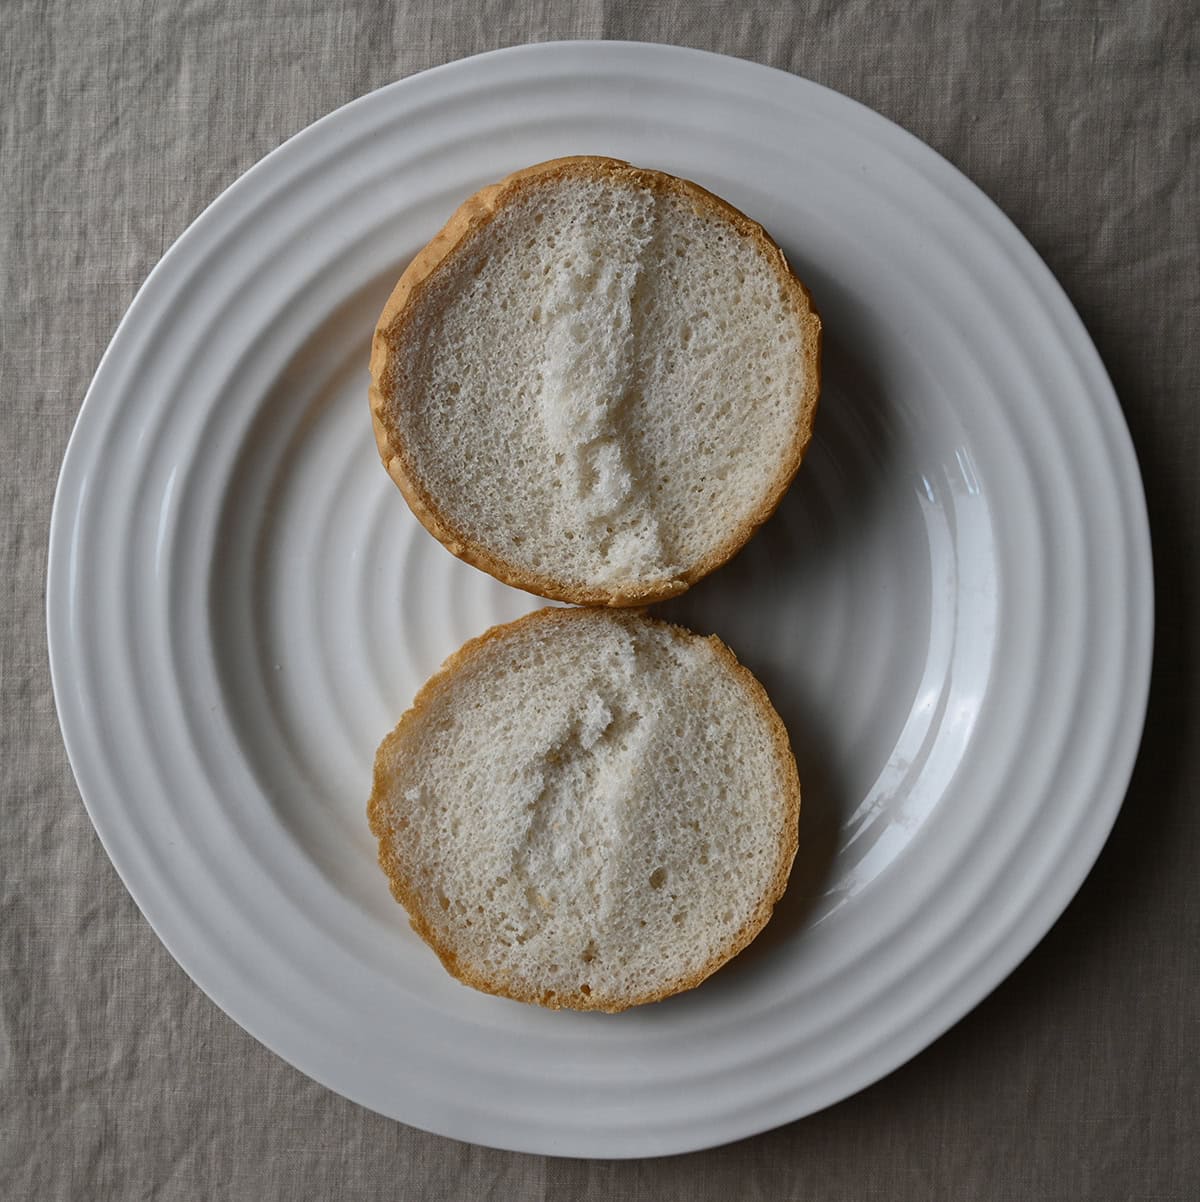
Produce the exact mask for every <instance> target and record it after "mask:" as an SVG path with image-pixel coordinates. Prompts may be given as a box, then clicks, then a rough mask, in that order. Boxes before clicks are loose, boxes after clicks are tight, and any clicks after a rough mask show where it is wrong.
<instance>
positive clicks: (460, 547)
mask: <svg viewBox="0 0 1200 1202" xmlns="http://www.w3.org/2000/svg"><path fill="white" fill-rule="evenodd" d="M567 177H584V178H592V179H602V178H604V179H614V178H615V179H625V180H630V181H632V182H634V183H636V184H638V185H640V186H643V187H648V188H650V189H652V190H655V191H658V192H674V193H676V194H678V195H681V196H684V197H687V198H688V199H689V200H691V202H692V203H693V204H694V205H695V206H696V207H697V208H698V209H699V210H701V211H702V212H705V213H709V214H716V215H719V216H721V217H723V218H724V219H725V220H727V221H728V222H729V223H730V224H731V225H732V226H733V227H734V228H735V229H736V230H737V231H738V232H739V233H741V234H743V235H745V236H747V237H749V238H750V239H751V240H752V241H753V242H754V243H755V244H756V245H757V246H758V247H759V249H760V250H761V251H762V253H763V254H764V255H765V256H766V258H767V259H768V261H769V262H770V263H771V264H772V266H773V267H774V268H775V270H776V272H777V273H778V276H779V280H780V283H781V284H782V285H783V287H784V289H785V291H786V293H787V295H788V297H789V298H790V300H791V304H792V307H793V309H794V311H795V314H796V321H797V325H798V326H799V328H800V331H801V354H802V356H803V359H804V373H803V378H804V393H803V395H802V396H800V397H798V398H797V408H796V424H795V427H794V430H793V434H792V441H791V444H790V445H789V447H788V450H787V454H786V455H785V456H784V459H783V463H782V465H781V467H780V469H779V471H778V472H777V473H776V476H775V478H774V479H773V480H772V481H771V483H770V485H769V486H768V487H767V489H766V490H765V493H764V496H763V500H762V502H761V503H760V504H759V506H758V507H757V508H756V509H755V510H754V512H753V513H751V514H750V515H749V516H748V517H747V518H745V519H744V520H743V521H742V522H741V523H740V524H738V525H737V526H736V527H735V528H733V529H731V530H730V532H729V535H728V537H727V538H726V540H725V541H724V542H723V543H722V544H720V545H719V546H718V547H716V548H714V550H713V551H712V552H711V553H710V554H709V555H707V556H705V557H704V558H703V559H701V560H699V561H698V562H697V563H694V564H692V565H690V566H689V567H688V568H686V569H685V570H684V571H683V572H681V573H680V574H679V575H678V576H677V577H674V578H672V579H670V580H665V581H659V582H656V583H650V584H642V585H631V586H626V587H614V588H594V589H589V588H586V587H584V586H581V585H578V584H573V583H572V582H570V581H565V580H561V579H558V578H556V577H553V576H547V575H544V574H542V573H539V572H535V571H532V570H531V569H528V568H524V567H522V566H520V565H519V564H515V563H513V562H511V561H510V560H506V559H503V558H501V557H500V556H498V555H496V554H494V553H493V552H492V551H491V550H490V549H489V548H488V547H486V546H484V545H483V544H481V543H479V542H478V541H477V540H475V539H473V538H472V537H470V536H469V535H468V534H466V533H465V532H464V531H462V530H461V529H459V528H458V527H457V526H455V524H454V521H453V519H452V518H451V517H450V516H449V515H448V514H447V513H446V512H445V510H444V509H443V508H441V507H440V506H439V505H438V503H437V501H436V499H435V498H434V497H433V496H432V495H431V494H430V492H429V490H428V489H427V488H426V487H425V485H424V484H423V483H422V481H421V480H420V477H419V475H418V474H417V472H416V471H415V469H414V467H413V464H412V462H411V460H410V458H409V456H408V453H407V449H406V447H405V443H404V439H403V437H402V435H401V433H400V431H399V430H398V429H397V428H396V427H395V425H394V424H393V423H392V422H390V420H389V417H388V408H389V406H388V404H387V401H386V398H388V397H390V396H392V395H393V393H394V391H395V382H394V379H393V375H392V367H391V351H392V348H393V347H394V346H398V345H399V344H400V343H401V342H402V340H403V339H404V337H405V335H406V330H407V327H408V325H409V323H410V322H411V321H412V320H413V317H414V315H415V313H416V309H417V305H418V302H419V300H420V297H421V294H422V292H423V291H424V289H425V287H426V285H427V284H428V283H429V281H430V280H432V279H433V278H434V277H435V276H436V275H437V274H438V272H439V270H441V269H442V268H443V267H444V265H445V264H446V263H447V262H448V261H449V260H450V259H451V258H452V257H453V256H454V254H455V253H456V252H457V251H458V250H459V249H460V248H461V247H462V246H463V245H464V243H465V242H466V240H467V239H468V238H469V237H471V236H473V235H474V234H475V233H477V232H478V231H479V230H481V229H482V228H483V227H484V226H486V225H487V224H488V223H489V222H490V221H491V220H492V218H493V217H494V216H495V215H496V213H497V212H498V211H499V210H500V209H502V208H503V207H504V206H505V205H507V204H509V203H511V202H512V201H513V200H514V199H515V198H517V197H518V196H520V195H522V194H523V193H524V192H525V191H527V190H529V189H531V188H534V187H537V186H539V185H542V184H546V183H552V182H554V181H557V180H561V179H564V178H567ZM820 380H821V319H820V317H819V316H818V314H817V311H816V309H815V308H814V306H813V303H812V296H811V294H810V293H809V291H808V289H807V288H806V287H805V286H804V285H803V284H802V283H801V282H800V280H799V279H798V278H797V277H796V275H795V273H794V272H793V271H792V269H791V268H790V267H789V266H788V262H787V259H786V258H785V256H784V253H783V251H782V250H781V249H780V247H779V245H778V244H777V243H776V242H775V240H774V239H773V238H772V237H771V236H770V235H769V234H768V233H767V232H766V230H764V229H763V227H762V226H761V225H759V224H758V223H757V222H756V221H752V220H751V219H750V218H749V217H747V216H746V215H745V214H744V213H741V212H739V210H737V209H735V208H734V207H733V206H732V205H731V204H729V203H728V202H727V201H724V200H722V199H721V198H720V197H719V196H714V195H713V193H711V192H709V191H708V190H707V189H705V188H702V187H700V185H699V184H696V183H693V182H692V181H691V180H686V179H680V178H678V177H677V176H673V175H666V174H664V173H663V172H660V171H651V170H647V169H644V168H639V167H633V166H631V165H630V164H629V163H626V162H624V161H622V160H621V159H611V158H604V157H601V156H597V155H574V156H570V157H567V158H560V159H551V160H549V161H548V162H545V163H537V164H535V165H533V166H532V167H526V168H523V169H522V170H520V171H514V172H513V173H512V174H511V175H509V176H507V177H505V178H504V179H502V180H501V181H500V182H499V183H497V184H491V185H489V186H488V187H486V188H483V189H481V190H480V191H478V192H476V193H475V194H474V195H473V196H470V197H468V199H467V200H465V201H464V202H463V203H462V204H461V205H460V206H459V208H458V209H457V210H456V211H455V213H454V214H453V216H452V217H451V218H450V220H449V221H448V222H447V223H446V224H445V226H444V227H443V228H442V230H441V231H440V233H438V234H437V235H436V236H435V237H434V239H433V240H432V241H431V242H430V243H429V245H428V246H426V247H425V248H424V249H423V250H422V251H421V252H420V253H419V254H418V255H417V256H416V258H414V259H413V261H412V262H411V263H410V264H409V265H408V267H407V268H406V269H405V271H404V273H403V275H401V277H400V280H399V282H398V283H397V284H396V287H395V288H394V289H393V290H392V294H391V296H390V297H388V301H387V304H386V305H384V307H383V313H382V314H381V315H380V318H379V321H378V323H377V324H376V327H375V335H374V338H373V339H372V342H371V386H370V401H371V414H372V418H373V424H374V429H375V441H376V444H377V446H378V447H379V456H380V458H381V459H382V460H383V465H384V467H386V468H387V471H388V474H389V475H390V476H391V477H392V479H393V480H394V481H395V482H396V485H397V486H398V487H399V489H400V491H401V492H402V493H403V494H404V499H405V500H406V501H407V502H408V504H409V507H410V508H411V509H412V511H413V513H414V514H415V515H416V517H417V519H418V520H419V521H420V522H421V524H422V525H423V526H424V527H425V528H426V529H427V530H428V531H429V532H430V534H432V535H433V536H434V538H436V539H437V540H438V541H439V542H440V543H442V545H443V546H445V547H446V549H447V550H449V551H450V552H451V553H452V554H454V555H456V556H458V558H459V559H462V560H464V561H465V562H467V563H469V564H473V565H474V566H475V567H477V568H481V569H482V570H483V571H485V572H487V573H488V574H489V575H491V576H494V577H496V579H498V580H501V581H503V582H504V583H505V584H508V585H512V586H513V587H514V588H520V589H524V590H526V591H527V592H531V593H535V594H537V595H538V596H540V597H549V598H551V599H552V600H555V601H569V602H572V603H574V604H576V605H608V606H638V605H649V604H651V603H653V602H656V601H665V600H666V599H667V598H668V597H674V596H677V595H678V594H679V593H682V592H684V591H685V590H686V589H688V588H689V587H690V586H691V585H693V584H695V583H696V581H698V580H700V579H702V578H703V577H705V576H707V575H708V574H709V573H710V572H712V571H715V570H716V569H717V568H719V567H721V566H722V565H723V564H725V563H727V562H728V561H729V560H730V559H732V558H733V556H734V555H736V554H737V552H738V551H740V550H741V549H742V547H744V546H745V544H746V543H747V541H748V540H749V539H750V536H751V535H752V534H753V533H754V532H755V530H757V529H758V528H759V526H761V525H762V524H763V523H764V522H765V521H766V520H767V519H768V518H769V517H770V516H771V515H772V514H773V513H774V512H775V510H776V509H777V508H778V506H779V502H780V501H781V500H783V496H784V494H785V493H786V492H787V490H788V488H789V486H790V485H791V483H792V480H793V478H794V477H795V475H796V472H797V470H798V469H799V467H800V461H801V460H802V459H803V458H804V452H805V449H806V448H807V446H808V442H809V439H810V438H811V437H812V427H813V419H814V417H815V416H816V411H817V399H818V394H819V392H820Z"/></svg>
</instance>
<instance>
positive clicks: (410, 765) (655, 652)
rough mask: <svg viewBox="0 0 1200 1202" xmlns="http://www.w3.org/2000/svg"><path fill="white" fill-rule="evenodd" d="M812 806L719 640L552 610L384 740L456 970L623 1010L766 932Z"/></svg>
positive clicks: (383, 853)
mask: <svg viewBox="0 0 1200 1202" xmlns="http://www.w3.org/2000/svg"><path fill="white" fill-rule="evenodd" d="M799 808H800V786H799V783H798V781H797V777H796V765H795V760H794V759H793V757H792V753H791V750H790V747H789V744H788V738H787V732H786V731H785V729H784V726H783V723H782V722H781V721H780V719H779V716H778V715H777V714H776V713H775V710H774V709H773V708H772V707H771V703H770V701H769V700H768V699H767V696H766V694H765V692H764V691H763V689H762V686H761V685H760V684H759V683H758V681H757V680H755V678H754V677H753V676H752V675H751V674H750V673H749V672H748V671H747V670H746V669H745V668H743V667H741V666H740V665H739V664H738V662H737V660H736V659H735V658H734V657H733V655H732V654H731V653H730V652H729V650H728V649H727V648H726V647H725V646H724V644H723V643H721V641H720V640H719V639H717V638H715V637H714V638H701V637H700V636H699V635H695V634H692V633H691V632H689V631H686V630H683V629H682V628H680V627H678V626H671V625H668V624H666V623H664V622H659V621H655V620H652V619H650V618H647V617H645V616H643V615H641V614H638V613H620V612H614V611H612V610H602V609H586V610H581V609H554V608H549V609H543V610H539V611H538V612H537V613H534V614H530V615H529V616H528V617H525V618H522V619H521V620H520V621H517V622H513V623H511V624H509V625H507V626H497V627H494V628H493V629H492V630H489V631H488V632H487V633H486V634H484V635H483V636H482V637H481V638H478V639H475V640H473V641H472V642H469V643H467V644H466V646H464V647H463V648H462V649H461V650H460V651H458V652H457V653H456V654H455V655H453V656H451V658H450V659H449V660H447V661H446V663H445V665H444V666H443V667H442V669H441V671H440V672H438V673H437V674H436V675H435V676H434V677H433V678H432V679H431V680H430V681H429V683H428V684H426V686H425V687H424V688H423V689H422V690H421V692H420V693H419V694H418V696H417V699H416V701H415V702H414V703H413V706H412V708H411V709H410V710H409V711H408V712H407V713H406V714H405V715H404V717H403V718H402V719H401V720H400V724H399V725H398V726H397V727H396V729H395V730H394V731H393V732H392V733H391V734H389V735H388V736H387V738H386V739H384V741H383V743H382V744H381V745H380V748H379V751H378V754H377V756H376V760H375V783H374V790H373V792H372V794H371V800H370V803H369V806H368V813H369V816H370V822H371V829H372V831H373V832H374V834H375V835H376V836H377V838H378V839H379V860H380V863H381V865H382V866H383V868H384V871H385V872H386V873H387V875H388V878H389V880H390V882H391V887H392V892H393V894H394V895H395V897H396V899H397V900H398V901H399V902H400V903H401V904H402V905H403V906H405V908H406V909H407V910H408V913H409V916H410V919H411V921H412V925H413V928H414V929H415V930H416V931H417V933H418V934H419V935H421V937H422V938H423V939H425V940H426V942H428V943H429V944H430V946H431V947H432V948H433V949H434V951H435V952H437V954H438V956H439V957H440V958H441V960H442V963H443V964H444V965H445V966H446V968H447V969H448V970H449V971H450V972H451V973H453V974H454V976H456V977H458V978H459V980H461V981H464V982H466V983H467V984H468V985H473V986H474V987H475V988H477V989H482V990H484V991H485V992H488V993H495V994H500V995H502V996H504V997H509V998H516V999H518V1000H520V1001H526V1002H538V1003H540V1004H542V1005H544V1006H550V1007H554V1008H559V1007H564V1006H565V1007H571V1008H574V1009H581V1010H610V1011H615V1010H623V1009H625V1008H626V1007H628V1006H634V1005H638V1004H640V1003H643V1002H652V1001H657V1000H659V999H661V998H665V997H667V996H669V995H670V994H674V993H678V992H680V991H681V990H684V989H690V988H692V987H693V986H694V985H697V984H699V983H700V982H701V981H702V980H704V978H705V977H707V976H708V975H709V974H710V973H712V972H714V971H715V970H716V969H717V968H719V967H720V966H721V965H722V964H724V963H725V962H726V961H727V960H729V959H730V957H732V956H734V955H736V954H737V953H738V952H739V951H740V950H741V949H742V948H744V947H745V946H746V945H747V944H748V943H749V942H750V941H751V940H752V939H753V938H754V937H755V936H756V935H757V934H758V932H759V931H760V930H761V929H762V927H763V926H764V925H765V924H766V922H767V920H768V918H769V917H770V915H771V911H772V908H773V907H774V905H775V903H776V901H778V899H779V898H780V896H781V895H782V893H783V891H784V888H785V886H786V884H787V878H788V873H789V871H790V870H791V865H792V860H793V858H794V857H795V854H796V837H797V819H798V815H799Z"/></svg>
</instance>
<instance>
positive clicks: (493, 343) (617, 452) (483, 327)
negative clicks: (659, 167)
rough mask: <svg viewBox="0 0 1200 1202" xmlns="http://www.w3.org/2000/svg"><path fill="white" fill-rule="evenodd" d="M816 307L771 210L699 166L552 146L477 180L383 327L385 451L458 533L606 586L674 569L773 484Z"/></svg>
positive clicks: (665, 583)
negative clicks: (754, 217)
mask: <svg viewBox="0 0 1200 1202" xmlns="http://www.w3.org/2000/svg"><path fill="white" fill-rule="evenodd" d="M820 332H821V324H820V320H819V318H818V317H817V315H816V312H815V311H814V309H813V307H812V304H811V301H810V298H809V295H808V292H807V291H806V289H805V288H804V286H803V285H802V284H801V283H800V281H799V280H798V279H797V278H796V277H795V275H793V274H792V272H791V270H790V269H789V267H788V265H787V262H786V260H785V259H784V256H783V252H782V251H781V250H780V249H779V247H778V246H776V244H775V243H774V242H773V241H772V240H771V239H770V238H769V237H768V236H767V234H766V233H765V232H764V231H763V229H762V227H761V226H760V225H758V224H756V223H755V222H753V221H751V220H750V219H749V218H747V217H745V216H744V215H743V214H741V213H739V212H738V211H737V210H736V209H734V208H732V207H731V206H730V205H728V204H726V203H725V202H724V201H722V200H720V199H718V198H717V197H715V196H713V195H712V194H711V193H709V192H706V191H705V190H704V189H703V188H700V187H699V186H697V185H696V184H693V183H690V182H689V181H687V180H682V179H677V178H675V177H674V176H670V175H664V174H662V173H661V172H657V171H646V170H640V169H638V168H634V167H631V166H630V165H629V164H628V163H623V162H619V161H618V160H616V159H606V158H592V157H580V158H567V159H555V160H553V161H552V162H549V163H542V164H539V165H538V166H535V167H530V168H528V169H526V170H524V171H519V172H517V173H516V174H514V175H510V176H509V177H508V178H507V179H505V180H503V181H501V182H500V183H499V184H495V185H493V186H491V187H488V188H484V189H483V190H482V191H481V192H478V193H476V194H475V195H474V196H472V197H471V198H470V199H469V200H467V201H466V202H465V203H464V204H463V205H462V206H461V207H460V208H459V209H458V211H457V212H456V213H455V214H454V216H453V217H451V219H450V221H449V223H448V224H447V225H446V227H445V228H444V229H443V230H442V231H441V233H440V234H438V235H437V237H436V238H434V240H433V241H432V242H431V243H430V244H429V246H427V247H426V248H425V249H424V250H423V251H422V252H421V253H420V254H419V255H417V257H416V258H415V259H414V260H413V261H412V263H411V264H410V265H409V267H408V269H407V270H406V271H405V272H404V274H403V276H402V277H401V278H400V282H399V283H398V284H397V285H396V288H395V290H394V291H393V293H392V296H391V299H390V300H389V301H388V303H387V306H386V307H385V309H384V311H383V315H382V316H381V318H380V320H379V324H378V326H377V328H376V331H375V338H374V343H373V346H372V353H371V409H372V413H373V416H374V423H375V434H376V439H377V441H378V444H379V453H380V455H381V457H382V459H383V462H384V464H385V466H386V467H387V469H388V471H389V473H390V474H391V476H392V478H393V479H394V480H395V481H396V483H397V484H398V485H399V487H400V489H401V491H402V492H403V493H404V496H405V497H406V498H407V500H408V503H409V505H410V506H411V508H412V510H413V512H414V513H415V514H416V515H417V517H418V518H419V519H420V520H421V521H422V522H423V523H424V524H425V526H426V527H427V528H428V529H429V530H430V532H431V533H432V534H434V535H435V536H436V537H437V538H438V539H440V540H441V541H442V542H443V543H444V544H445V545H446V546H447V547H448V548H449V549H450V550H451V551H452V552H453V553H454V554H455V555H457V556H459V557H460V558H462V559H465V560H466V561H467V562H469V563H473V564H475V565H476V566H477V567H480V568H482V569H483V570H484V571H487V572H490V573H491V574H492V575H493V576H496V577H498V578H499V579H500V580H503V581H505V582H506V583H508V584H512V585H515V586H517V587H519V588H523V589H527V590H529V591H530V592H534V593H538V594H540V595H542V596H545V597H553V598H556V599H558V600H563V601H572V602H576V603H578V604H592V605H640V604H644V603H648V602H651V601H657V600H662V599H664V598H666V597H669V596H673V595H674V594H676V593H680V592H682V591H683V590H684V589H686V588H687V587H688V586H689V585H690V584H692V583H694V582H695V581H696V580H698V579H700V578H701V577H702V576H704V575H706V574H707V573H708V572H711V571H712V570H713V569H714V568H717V567H719V566H720V565H721V564H722V563H724V562H725V561H726V560H728V559H729V558H730V557H731V556H732V555H733V554H734V553H735V552H736V551H738V550H739V549H740V548H741V547H742V545H743V544H744V543H745V542H746V540H747V539H748V538H749V537H750V535H751V534H752V533H753V532H754V530H755V529H756V528H757V527H758V526H759V525H760V524H761V523H762V522H764V521H765V520H766V519H767V518H768V517H770V515H771V514H772V512H774V510H775V507H776V506H777V505H778V503H779V501H780V499H781V498H782V496H783V494H784V492H785V491H786V489H787V487H788V485H789V484H790V483H791V480H792V477H793V476H794V475H795V472H796V469H797V468H798V467H799V465H800V460H801V457H802V455H803V453H804V449H805V447H806V446H807V444H808V441H809V438H810V436H811V433H812V422H813V416H814V413H815V411H816V406H817V393H818V388H819V377H820V364H819V358H820Z"/></svg>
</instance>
